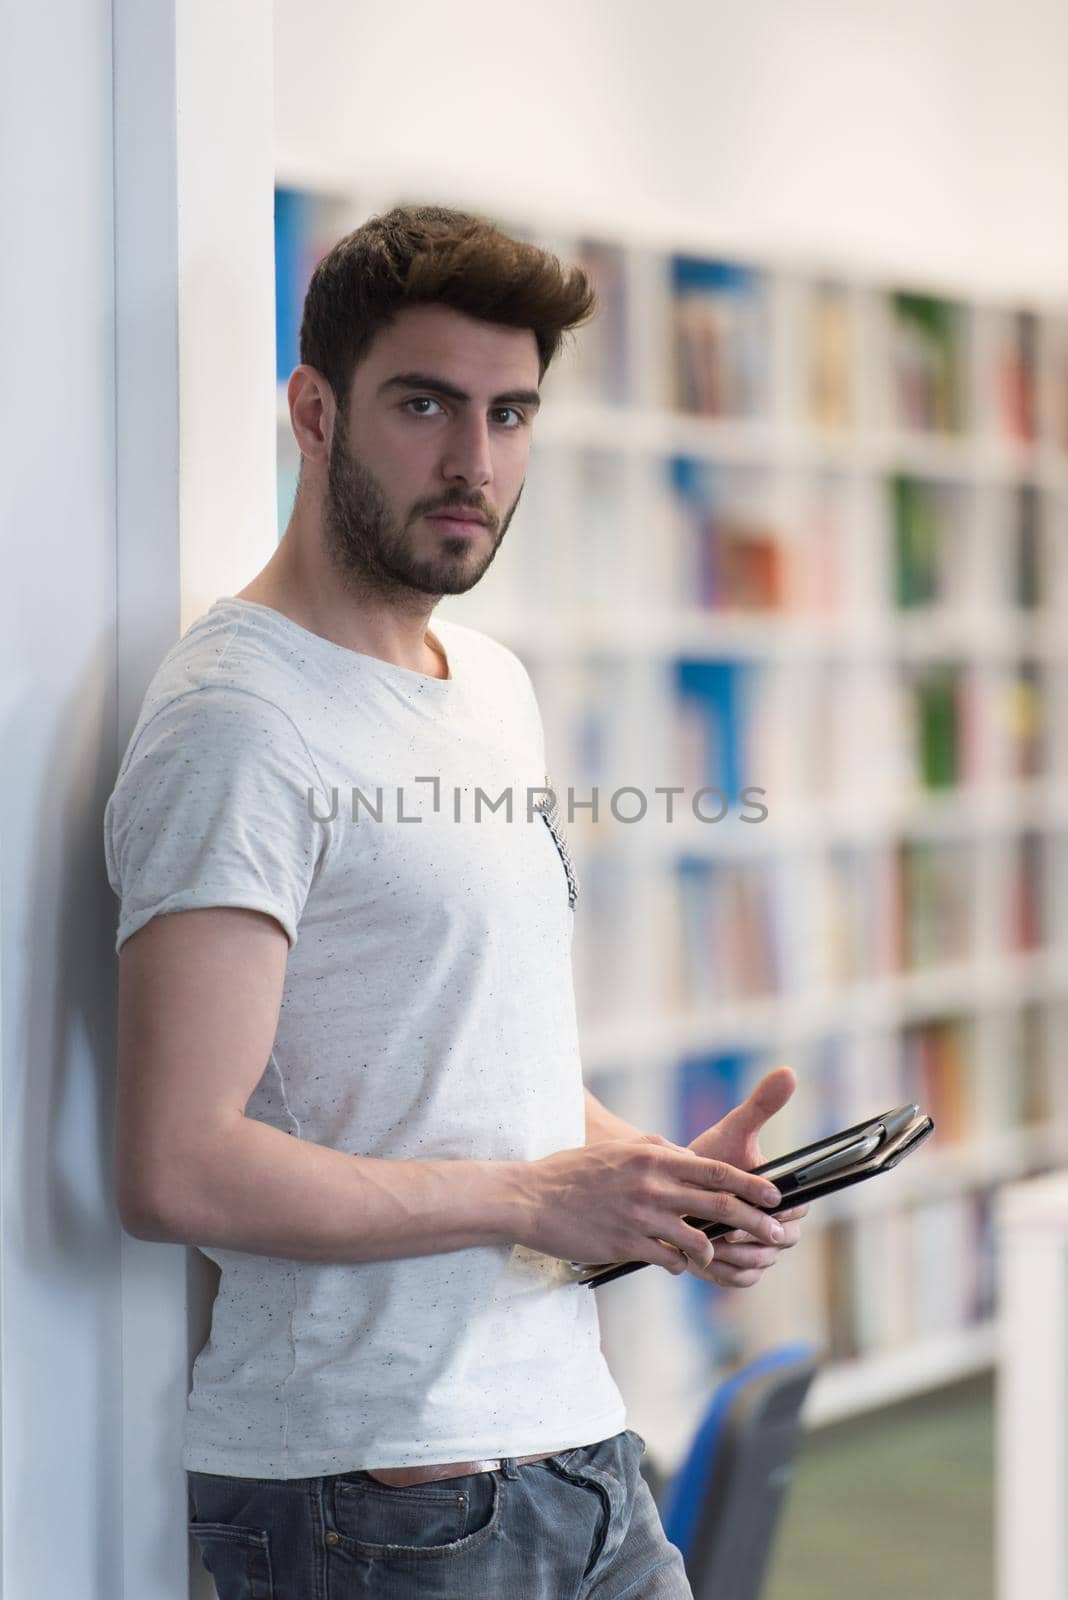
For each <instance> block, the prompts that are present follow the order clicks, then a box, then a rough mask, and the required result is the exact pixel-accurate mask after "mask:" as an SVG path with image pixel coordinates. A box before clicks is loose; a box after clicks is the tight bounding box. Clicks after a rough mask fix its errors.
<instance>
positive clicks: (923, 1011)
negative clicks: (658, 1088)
mask: <svg viewBox="0 0 1068 1600" xmlns="http://www.w3.org/2000/svg"><path fill="white" fill-rule="evenodd" d="M1062 995H1064V996H1068V956H1065V955H1063V954H1060V953H1057V952H1053V953H1051V952H1047V951H1042V952H1038V953H1035V954H1033V955H1026V956H1017V957H1014V958H1013V957H1005V958H1004V959H1003V960H999V961H993V962H990V963H988V964H984V965H979V964H976V963H967V964H962V965H959V966H955V967H944V968H936V969H935V970H933V971H929V972H911V973H905V974H902V975H900V976H896V977H888V978H881V979H878V980H875V981H873V982H870V983H856V984H851V985H849V986H848V987H844V988H839V989H836V990H835V991H833V992H831V993H827V994H822V995H812V996H807V997H806V996H804V995H793V994H785V995H771V996H768V997H766V998H762V999H758V1000H747V1001H734V1002H731V1003H724V1004H723V1005H721V1006H717V1007H716V1008H715V1010H714V1011H709V1012H707V1013H700V1014H695V1015H691V1016H685V1015H675V1016H672V1015H669V1014H662V1015H656V1016H652V1017H650V1016H646V1015H642V1014H641V1013H633V1014H631V1015H629V1016H628V1015H622V1014H620V1015H618V1016H617V1017H616V1019H615V1020H614V1021H612V1022H601V1023H591V1024H587V1025H586V1026H584V1027H583V1029H582V1043H583V1060H584V1063H585V1067H586V1070H587V1071H588V1072H605V1071H608V1070H623V1071H634V1070H637V1069H641V1068H642V1067H643V1066H644V1065H645V1064H646V1063H648V1062H651V1061H658V1060H663V1059H671V1058H673V1057H678V1056H688V1055H701V1054H706V1053H712V1052H714V1051H716V1050H720V1049H733V1048H738V1047H741V1046H755V1045H761V1046H766V1047H769V1048H774V1047H781V1046H783V1045H787V1044H797V1043H799V1042H800V1041H802V1040H805V1039H812V1038H818V1037H822V1036H824V1035H826V1034H831V1033H847V1034H849V1033H861V1032H870V1031H872V1030H874V1029H877V1028H885V1027H897V1026H903V1025H904V1024H906V1023H910V1022H922V1021H924V1020H926V1019H928V1018H931V1017H940V1016H945V1015H948V1014H952V1013H955V1012H962V1011H969V1010H977V1011H982V1010H986V1009H996V1008H1000V1007H1004V1006H1006V1005H1009V1004H1017V1005H1019V1004H1025V1003H1027V1002H1029V1001H1035V1000H1046V999H1050V998H1053V997H1057V996H1062Z"/></svg>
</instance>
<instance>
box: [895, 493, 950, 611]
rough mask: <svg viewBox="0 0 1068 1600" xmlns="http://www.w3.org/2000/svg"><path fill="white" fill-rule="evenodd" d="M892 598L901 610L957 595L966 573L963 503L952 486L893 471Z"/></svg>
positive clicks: (939, 601) (948, 602)
mask: <svg viewBox="0 0 1068 1600" xmlns="http://www.w3.org/2000/svg"><path fill="white" fill-rule="evenodd" d="M889 491H890V501H891V511H892V520H893V536H894V600H895V603H896V604H897V606H898V607H899V608H900V609H902V610H908V609H910V608H911V607H913V606H929V605H947V604H952V603H954V602H957V601H958V600H959V598H960V592H961V586H962V579H963V576H964V574H965V572H966V571H967V554H968V546H967V526H966V515H967V504H966V500H965V495H964V491H963V490H962V489H961V488H960V487H958V486H957V485H955V484H946V483H934V482H930V481H927V480H924V479H921V478H916V477H912V476H910V475H908V474H905V473H896V474H895V475H894V476H893V477H892V478H891V479H890V483H889Z"/></svg>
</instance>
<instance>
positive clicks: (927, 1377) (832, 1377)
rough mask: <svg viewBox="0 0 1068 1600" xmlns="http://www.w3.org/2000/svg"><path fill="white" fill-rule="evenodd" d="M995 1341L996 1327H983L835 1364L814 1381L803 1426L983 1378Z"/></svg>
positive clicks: (994, 1355) (994, 1352) (995, 1349)
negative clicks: (978, 1375) (980, 1374)
mask: <svg viewBox="0 0 1068 1600" xmlns="http://www.w3.org/2000/svg"><path fill="white" fill-rule="evenodd" d="M998 1338H999V1335H998V1326H997V1323H996V1322H987V1323H983V1324H981V1325H979V1326H977V1327H974V1328H965V1329H962V1330H961V1331H959V1332H956V1333H952V1334H946V1335H944V1336H942V1337H939V1338H934V1339H924V1340H922V1341H921V1342H919V1343H916V1344H911V1345H907V1346H905V1347H903V1348H902V1349H900V1350H892V1351H886V1352H884V1353H880V1354H877V1355H870V1356H865V1357H864V1358H863V1360H859V1361H846V1362H838V1363H835V1364H834V1365H833V1366H830V1367H828V1368H827V1369H826V1371H824V1372H821V1373H820V1374H819V1375H818V1376H817V1378H816V1380H815V1381H814V1383H813V1385H812V1388H811V1390H810V1391H809V1397H808V1400H807V1402H806V1406H805V1411H804V1420H805V1422H806V1423H807V1425H808V1426H809V1427H813V1428H819V1427H824V1426H826V1425H827V1424H828V1423H831V1422H841V1421H842V1420H844V1419H845V1418H846V1417H851V1416H855V1415H856V1414H857V1413H858V1412H864V1411H870V1410H873V1409H874V1408H875V1407H876V1406H885V1405H892V1404H893V1403H894V1402H895V1401H897V1400H906V1399H908V1398H910V1397H911V1396H912V1395H917V1394H923V1393H924V1392H925V1391H926V1390H928V1389H937V1388H938V1387H939V1386H940V1385H941V1384H945V1383H952V1382H954V1381H955V1380H957V1379H959V1378H966V1377H969V1376H971V1375H972V1374H973V1373H978V1372H985V1371H986V1370H987V1369H988V1368H990V1367H992V1366H993V1364H994V1362H995V1361H996V1359H997V1353H998Z"/></svg>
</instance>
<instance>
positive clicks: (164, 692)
mask: <svg viewBox="0 0 1068 1600" xmlns="http://www.w3.org/2000/svg"><path fill="white" fill-rule="evenodd" d="M592 305H593V296H592V292H591V289H590V286H589V284H588V282H587V280H586V279H585V277H584V276H583V274H582V273H581V272H580V271H578V270H577V269H573V270H571V271H565V270H564V269H562V268H561V266H560V263H559V262H558V261H557V260H556V259H555V258H554V257H552V256H549V255H547V254H545V253H543V252H541V251H539V250H537V249H536V248H535V247H533V246H531V245H526V244H521V243H518V242H516V241H514V240H512V239H510V238H508V237H507V236H505V235H504V234H502V233H500V232H499V231H498V230H497V229H495V228H493V227H492V226H490V225H489V224H487V223H485V222H483V221H481V220H479V219H476V218H474V217H470V216H467V215H465V214H461V213H457V212H453V211H447V210H443V209H438V208H407V209H398V210H395V211H392V212H390V213H389V214H388V215H386V216H383V217H379V218H375V219H374V220H372V221H371V222H368V223H367V224H365V225H364V226H363V227H361V228H359V229H357V230H356V231H355V232H354V233H352V234H350V235H349V236H348V237H347V238H345V239H343V240H342V241H341V242H340V243H339V244H338V245H337V246H335V248H334V249H333V250H332V251H331V252H330V253H329V255H328V256H327V257H326V258H325V259H324V260H323V261H322V262H321V263H320V264H319V266H318V268H317V269H316V272H315V274H314V276H313V278H312V281H311V285H310V287H309V290H308V295H307V299H306V302H305V308H304V320H303V325H302V329H301V364H300V365H299V366H298V367H297V368H296V370H295V371H294V372H293V374H292V376H291V378H290V380H289V404H290V414H291V418H292V425H293V430H294V433H295V435H296V438H297V441H298V443H299V445H300V449H301V454H302V458H303V459H302V468H301V479H300V483H299V488H298V493H297V498H296V504H295V506H294V510H293V515H292V518H291V520H290V523H289V526H288V528H287V530H286V533H285V536H284V538H283V539H282V540H281V541H280V543H279V545H278V547H277V549H276V551H275V552H274V554H273V555H272V556H271V559H270V560H269V561H268V563H267V565H266V566H265V567H264V568H263V570H262V571H261V572H260V573H259V574H258V575H257V576H256V577H255V578H254V579H253V580H252V582H251V583H249V584H248V586H247V587H246V588H245V589H243V590H242V591H241V593H240V594H238V595H236V596H231V597H226V598H223V599H220V600H217V601H216V602H215V604H214V605H213V606H212V607H211V608H210V610H209V611H208V612H207V613H206V614H205V615H204V616H202V617H201V618H199V619H198V621H196V622H195V623H194V624H193V625H192V626H191V627H190V628H189V629H188V630H187V632H186V633H185V634H184V636H183V637H182V638H181V639H180V640H179V641H178V642H177V644H175V645H174V646H173V648H172V649H171V650H170V652H169V653H168V655H167V656H166V658H165V659H164V661H163V663H162V664H161V666H160V668H159V669H158V671H157V673H156V675H155V677H154V679H153V681H152V683H151V685H150V686H149V689H148V692H147V694H146V697H145V702H144V705H143V708H142V711H141V715H140V717H139V720H138V723H137V726H136V728H135V730H134V733H133V735H132V738H131V740H130V744H129V747H128V749H127V752H126V755H125V757H124V760H123V763H122V767H121V769H120V772H119V776H118V779H117V782H116V786H115V790H114V792H113V794H112V796H111V799H110V801H109V803H108V809H107V814H106V821H105V833H106V846H107V862H108V872H109V876H110V879H111V883H112V886H113V888H114V889H115V891H116V893H117V894H118V895H119V897H120V899H121V909H120V918H119V928H118V936H117V948H118V949H119V950H120V951H121V957H120V1000H119V1099H118V1133H117V1146H118V1148H117V1154H118V1162H117V1168H118V1177H119V1205H120V1214H121V1217H122V1220H123V1224H124V1226H125V1227H126V1228H127V1229H128V1230H129V1231H130V1232H131V1233H133V1234H135V1235H136V1236H138V1237H141V1238H146V1239H158V1240H167V1241H172V1242H175V1243H187V1244H194V1245H197V1246H198V1247H199V1248H200V1249H201V1250H203V1251H204V1253H205V1254H206V1255H208V1256H210V1257H211V1258H212V1259H213V1260H215V1261H216V1262H217V1263H218V1264H219V1266H220V1268H221V1272H222V1277H221V1283H220V1288H219V1293H218V1296H217V1298H216V1301H215V1304H214V1310H213V1317H212V1329H211V1337H210V1339H209V1341H208V1343H207V1344H206V1345H205V1346H204V1348H203V1350H202V1351H201V1352H200V1354H199V1356H198V1358H197V1361H196V1365H195V1368H194V1374H193V1386H192V1392H191V1394H190V1396H189V1403H188V1410H187V1418H186V1431H185V1438H184V1445H183V1452H182V1463H183V1466H184V1467H185V1469H186V1471H187V1473H188V1477H189V1485H190V1491H191V1497H192V1501H193V1508H194V1513H195V1515H194V1518H193V1520H192V1521H191V1524H190V1526H191V1528H192V1531H193V1532H194V1533H195V1534H196V1536H197V1538H198V1540H199V1544H200V1548H201V1551H202V1553H203V1556H204V1559H205V1561H206V1563H207V1564H208V1566H209V1567H210V1569H211V1570H212V1572H213V1574H214V1576H215V1581H216V1584H217V1587H218V1591H219V1595H220V1600H231V1597H233V1600H236V1597H237V1596H247V1595H249V1594H257V1595H259V1594H263V1595H268V1594H271V1593H274V1594H276V1595H278V1596H279V1600H280V1597H281V1596H282V1595H286V1596H293V1597H298V1596H299V1597H300V1600H310V1596H312V1595H322V1596H325V1595H326V1594H327V1593H329V1594H331V1595H336V1596H338V1597H340V1596H341V1595H345V1596H346V1597H347V1596H350V1595H356V1594H364V1593H368V1594H370V1593H373V1594H375V1595H382V1596H387V1595H388V1596H396V1597H406V1596H409V1595H416V1594H418V1595H420V1596H427V1595H449V1596H452V1597H455V1596H458V1595H464V1594H466V1595H478V1596H483V1595H485V1596H489V1595H498V1594H505V1593H508V1592H509V1591H510V1590H514V1591H515V1592H519V1588H521V1589H522V1592H523V1593H524V1594H529V1595H532V1596H533V1595H538V1596H544V1597H545V1600H549V1597H552V1600H559V1596H561V1595H564V1594H568V1595H571V1594H574V1595H578V1594H581V1595H586V1594H587V1593H591V1592H592V1591H593V1590H594V1589H596V1593H597V1595H598V1596H603V1597H604V1600H608V1597H609V1596H611V1595H614V1594H622V1593H623V1592H624V1591H625V1592H626V1594H627V1595H628V1596H631V1597H634V1600H636V1597H637V1596H639V1595H642V1596H661V1595H663V1596H685V1595H688V1594H689V1593H690V1590H689V1587H688V1585H687V1582H686V1578H685V1575H684V1572H683V1570H682V1563H681V1558H680V1556H679V1553H678V1551H677V1550H676V1549H675V1548H674V1546H672V1545H670V1544H668V1543H667V1541H666V1539H665V1537H664V1534H663V1529H662V1527H661V1525H660V1522H659V1519H658V1517H657V1513H656V1508H655V1506H654V1504H653V1502H652V1498H651V1496H650V1494H649V1491H648V1489H647V1487H646V1486H645V1484H644V1481H643V1479H642V1478H641V1475H640V1473H639V1470H638V1462H639V1457H640V1454H641V1451H642V1449H643V1448H644V1446H643V1441H642V1440H641V1439H640V1438H639V1436H638V1435H637V1434H635V1433H633V1432H632V1431H631V1430H629V1429H627V1428H626V1427H625V1420H626V1419H625V1413H624V1406H623V1401H622V1398H621V1396H620V1393H619V1390H618V1389H617V1387H616V1385H615V1383H614V1381H613V1379H612V1377H611V1375H610V1373H609V1371H608V1368H607V1366H606V1364H605V1361H604V1358H603V1356H602V1353H601V1349H600V1341H599V1333H598V1322H597V1303H596V1298H595V1295H594V1293H593V1292H592V1291H591V1290H590V1289H588V1288H586V1287H585V1286H583V1285H581V1284H579V1283H576V1282H575V1281H574V1278H573V1275H572V1273H571V1269H570V1267H569V1265H568V1263H569V1262H572V1261H610V1260H615V1259H619V1258H640V1259H642V1260H645V1261H648V1262H652V1263H656V1264H658V1265H660V1266H663V1267H666V1268H667V1269H668V1271H671V1272H681V1271H684V1270H690V1271H693V1272H696V1273H698V1274H700V1275H701V1276H704V1277H709V1278H714V1279H716V1280H717V1281H719V1282H723V1283H731V1284H736V1285H745V1284H748V1283H751V1282H754V1281H755V1280H756V1279H757V1278H759V1277H760V1275H761V1273H762V1272H763V1271H764V1269H765V1268H766V1267H767V1266H768V1265H769V1264H770V1263H771V1261H772V1260H773V1259H774V1257H775V1256H776V1254H777V1253H778V1251H779V1250H780V1249H782V1248H785V1247H788V1246H789V1245H791V1244H793V1243H794V1242H796V1237H797V1228H798V1222H797V1220H796V1219H797V1216H798V1215H799V1214H800V1213H794V1214H793V1215H791V1216H790V1217H788V1218H786V1219H785V1221H784V1223H783V1224H782V1225H780V1224H778V1223H776V1222H775V1221H774V1220H773V1219H772V1218H769V1217H768V1216H767V1215H766V1214H765V1213H764V1211H763V1210H762V1209H761V1207H763V1206H766V1205H767V1204H769V1203H774V1201H775V1199H776V1192H775V1190H774V1189H772V1188H771V1187H770V1186H769V1185H767V1184H766V1183H765V1182H763V1181H762V1180H761V1179H759V1178H756V1177H753V1176H752V1175H751V1174H750V1173H749V1171H748V1168H750V1167H752V1166H753V1165H755V1164H756V1163H757V1162H758V1161H759V1159H760V1151H759V1148H758V1146H757V1133H758V1130H759V1128H760V1126H761V1125H762V1123H763V1122H764V1121H765V1120H766V1118H767V1117H768V1116H770V1115H772V1114H773V1113H774V1111H776V1110H777V1109H778V1108H779V1107H780V1106H781V1105H782V1104H783V1103H784V1102H785V1100H786V1099H788V1098H789V1095H790V1094H791V1093H792V1091H793V1086H794V1080H793V1075H792V1074H791V1073H790V1072H789V1070H788V1069H785V1068H783V1069H780V1070H779V1071H778V1072H776V1073H773V1074H770V1075H769V1076H768V1077H767V1078H765V1080H764V1081H763V1083H762V1084H761V1085H760V1087H759V1088H758V1090H757V1091H756V1092H755V1093H754V1095H753V1096H752V1097H751V1098H750V1100H748V1101H747V1102H745V1104H744V1105H743V1106H741V1107H739V1108H737V1109H736V1110H735V1111H734V1112H733V1113H732V1114H731V1116H730V1117H728V1118H727V1119H725V1121H724V1122H723V1123H721V1124H719V1125H718V1126H717V1127H716V1128H712V1129H710V1130H708V1132H707V1133H706V1134H704V1135H702V1137H701V1139H699V1140H696V1141H695V1142H694V1145H693V1147H691V1148H689V1149H683V1148H681V1147H679V1146H676V1145H673V1144H671V1143H670V1142H669V1141H668V1140H666V1139H663V1138H660V1137H659V1136H657V1135H646V1134H643V1133H642V1132H640V1131H639V1130H638V1129H636V1128H632V1127H630V1126H629V1125H628V1124H626V1123H624V1122H622V1121H621V1120H620V1119H619V1118H618V1117H615V1116H613V1115H612V1114H611V1113H610V1112H608V1111H607V1110H605V1108H604V1107H602V1106H601V1105H599V1104H598V1102H597V1101H596V1100H594V1099H593V1097H592V1096H590V1095H588V1094H585V1093H584V1090H583V1086H582V1075H581V1066H580V1059H579V1051H578V1043H577V1038H576V1027H575V1014H574V994H573V986H572V974H571V965H570V958H571V936H572V924H573V917H574V899H575V889H576V886H575V883H574V876H573V874H572V872H571V870H570V864H569V862H568V861H567V857H566V850H565V849H564V847H563V839H562V835H561V834H560V832H559V830H558V829H557V828H555V826H554V827H548V826H546V825H545V823H546V818H545V816H544V815H543V813H542V811H540V810H538V809H530V808H529V807H528V799H529V794H533V795H535V796H538V797H540V795H541V791H542V787H543V786H544V784H545V750H544V741H543V734H542V727H541V722H540V717H539V713H538V707H537V703H536V701H535V698H534V694H533V691H532V688H531V684H530V680H529V678H528V676H527V674H526V672H525V670H524V668H523V667H522V665H521V664H520V662H519V660H518V659H517V658H516V656H515V655H513V654H512V653H511V651H509V650H507V649H505V648H504V647H503V646H502V645H500V644H498V643H496V642H495V641H494V640H492V639H490V638H488V637H486V636H485V635H483V634H480V633H479V632H477V631H475V630H472V629H470V628H467V627H464V626H461V625H459V624H458V623H449V622H444V621H439V622H437V624H436V626H435V629H434V631H433V632H431V631H430V629H429V626H428V624H429V621H430V617H431V613H432V612H433V610H434V607H435V605H436V604H437V602H438V600H439V599H440V598H441V596H442V595H444V594H459V593H463V592H464V591H465V590H467V589H469V588H471V586H472V585H473V584H475V583H477V582H478V580H479V578H480V577H481V576H482V574H483V573H484V572H485V571H486V569H487V567H488V566H489V564H490V562H491V561H492V560H493V558H494V555H495V553H496V551H497V549H498V547H499V545H500V543H501V540H502V539H503V538H504V536H505V533H506V531H507V529H508V526H509V523H510V521H511V519H512V516H513V514H514V512H515V508H516V505H517V503H518V501H519V497H520V493H521V491H522V487H523V480H524V475H525V473H526V470H527V459H528V454H529V450H530V442H531V432H532V427H533V422H534V415H535V412H536V411H537V408H538V403H539V398H538V385H539V383H540V381H541V379H542V377H543V376H544V373H545V370H546V368H547V367H548V365H549V363H550V361H551V360H552V359H553V357H554V355H555V354H556V352H557V350H558V348H559V346H560V343H561V340H562V337H563V335H564V334H565V332H566V331H567V330H568V329H570V328H573V327H576V326H577V325H579V324H580V323H581V322H582V321H584V320H585V319H586V318H587V317H588V315H589V314H590V312H591V309H592ZM504 791H508V792H510V794H511V797H512V798H511V803H510V805H509V806H508V807H507V808H506V807H505V806H503V805H501V803H500V796H501V794H502V792H504ZM479 792H481V795H482V797H483V798H482V803H481V808H480V806H479ZM528 792H529V794H528ZM490 801H492V802H494V805H493V807H492V808H491V806H490V804H489V802H490ZM685 1214H691V1215H696V1216H701V1217H707V1218H714V1219H717V1220H726V1221H728V1222H730V1223H732V1224H733V1225H734V1229H735V1232H734V1233H733V1234H732V1235H730V1236H728V1238H727V1239H725V1240H722V1241H720V1242H719V1244H718V1245H717V1246H716V1250H715V1254H713V1249H712V1246H711V1244H710V1242H709V1241H708V1239H707V1238H706V1237H705V1235H704V1234H703V1233H701V1232H700V1231H699V1230H697V1229H695V1228H693V1227H691V1226H690V1225H688V1224H686V1223H684V1222H683V1221H682V1217H683V1216H684V1215H685ZM272 1585H273V1586H274V1587H273V1589H272Z"/></svg>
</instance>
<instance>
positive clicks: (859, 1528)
mask: <svg viewBox="0 0 1068 1600" xmlns="http://www.w3.org/2000/svg"><path fill="white" fill-rule="evenodd" d="M993 1403H994V1394H993V1380H992V1378H990V1377H983V1378H978V1379H971V1380H969V1381H968V1382H966V1383H961V1384H955V1385H954V1386H953V1387H952V1388H947V1389H941V1390H937V1391H935V1392H934V1393H933V1394H931V1395H929V1396H926V1397H924V1398H922V1399H919V1400H914V1401H909V1402H908V1403H907V1404H903V1405H899V1406H894V1407H892V1408H890V1409H887V1410H885V1411H881V1412H878V1413H874V1414H873V1415H871V1416H870V1417H869V1418H867V1419H866V1420H864V1421H855V1420H851V1421H849V1422H846V1423H840V1424H838V1425H836V1426H835V1427H833V1428H824V1429H820V1430H818V1431H817V1432H814V1433H812V1434H810V1435H808V1436H807V1438H806V1439H805V1440H804V1442H803V1444H802V1447H801V1451H800V1453H799V1455H798V1459H797V1466H796V1473H795V1477H794V1480H793V1485H792V1489H791V1492H790V1495H789V1498H788V1500H787V1503H786V1508H785V1510H784V1513H783V1517H782V1521H781V1522H780V1524H779V1530H778V1535H777V1539H776V1545H775V1552H774V1555H773V1558H772V1565H771V1570H770V1572H769V1575H768V1581H767V1585H766V1588H765V1592H764V1594H763V1595H762V1596H761V1600H827V1597H828V1596H861V1595H862V1596H863V1597H864V1600H927V1597H929V1596H930V1597H934V1596H947V1597H948V1596H953V1597H957V1596H965V1595H966V1596H967V1597H968V1600H992V1596H993V1593H994V1577H993V1524H994V1416H993Z"/></svg>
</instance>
